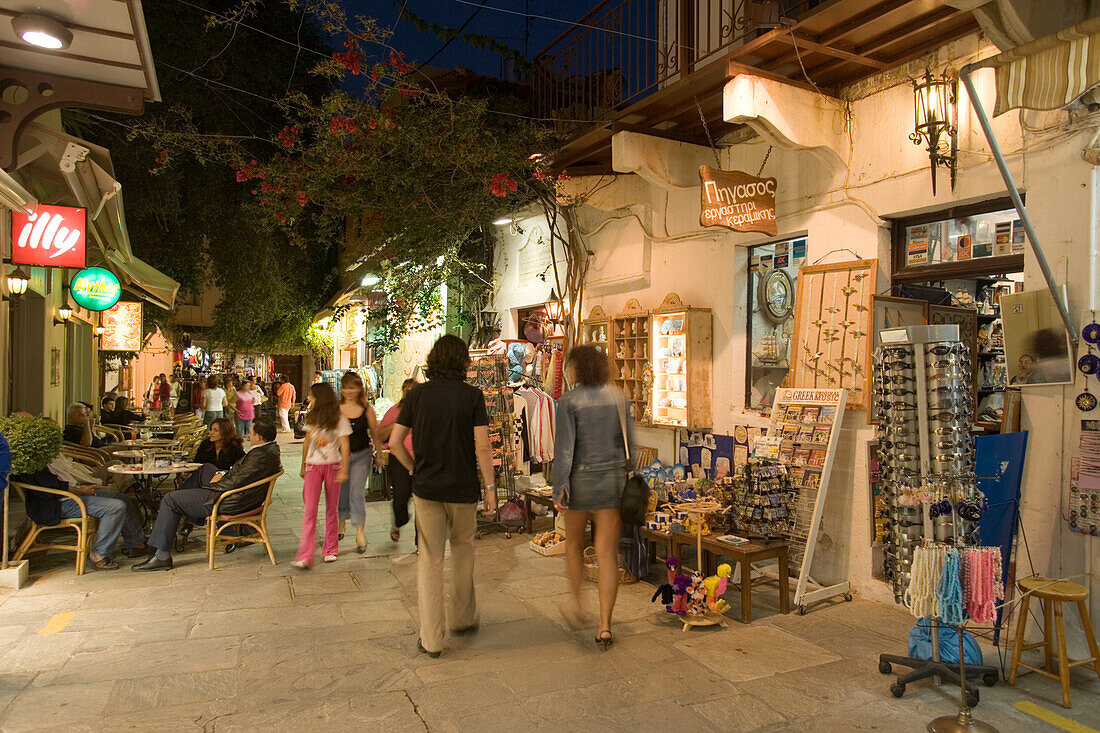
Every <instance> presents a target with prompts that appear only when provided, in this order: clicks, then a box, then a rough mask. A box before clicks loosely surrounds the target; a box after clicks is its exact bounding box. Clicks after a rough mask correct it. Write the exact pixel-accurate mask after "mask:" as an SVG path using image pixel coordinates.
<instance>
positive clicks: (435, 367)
mask: <svg viewBox="0 0 1100 733" xmlns="http://www.w3.org/2000/svg"><path fill="white" fill-rule="evenodd" d="M468 366H470V350H469V349H468V348H467V347H466V342H465V341H463V340H462V339H460V338H459V337H458V336H454V335H452V334H447V335H446V336H440V337H439V340H438V341H436V342H435V345H434V346H432V350H431V351H429V352H428V358H427V368H426V369H425V372H426V373H427V375H428V379H457V380H459V381H462V380H465V379H466V367H468Z"/></svg>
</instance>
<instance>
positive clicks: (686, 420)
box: [650, 293, 714, 429]
mask: <svg viewBox="0 0 1100 733" xmlns="http://www.w3.org/2000/svg"><path fill="white" fill-rule="evenodd" d="M651 321H652V322H651V324H650V331H651V346H650V349H651V350H650V354H651V358H652V362H653V387H652V390H651V393H652V394H651V398H650V399H651V403H650V412H651V414H652V422H653V424H654V425H661V426H667V427H678V428H691V429H703V428H710V427H713V422H712V420H711V411H710V403H711V384H710V380H711V352H712V346H711V335H712V331H713V328H714V326H713V317H712V315H711V311H710V309H709V308H689V307H687V306H685V305H684V304H683V303H682V302H681V301H680V296H678V295H677V294H676V293H670V294H669V295H668V296H667V297H665V299H664V302H662V303H661V306H660V307H659V308H658V309H657V310H655V311H653V315H652V316H651Z"/></svg>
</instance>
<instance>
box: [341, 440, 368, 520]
mask: <svg viewBox="0 0 1100 733" xmlns="http://www.w3.org/2000/svg"><path fill="white" fill-rule="evenodd" d="M373 464H374V451H372V450H371V449H370V448H365V449H363V450H361V451H356V452H355V453H352V454H351V456H350V457H349V458H348V480H347V481H345V482H343V483H342V484H340V504H339V507H338V508H339V512H340V519H349V518H350V519H351V523H352V525H354V526H356V527H362V526H363V525H365V524H366V523H367V497H366V495H365V491H366V488H367V479H368V478H370V471H371V466H372V465H373Z"/></svg>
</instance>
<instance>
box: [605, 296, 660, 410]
mask: <svg viewBox="0 0 1100 733" xmlns="http://www.w3.org/2000/svg"><path fill="white" fill-rule="evenodd" d="M610 335H611V343H610V344H609V346H610V357H611V382H612V384H614V385H616V386H617V387H619V388H620V389H621V390H622V391H623V392H624V393H625V394H626V398H627V405H628V406H629V411H630V416H631V417H633V418H634V420H635V421H636V422H639V423H648V422H649V421H650V419H649V413H648V410H647V409H646V408H647V407H648V401H649V400H648V397H649V393H648V385H647V379H648V376H649V373H650V370H651V365H650V360H649V353H650V352H649V311H646V310H642V306H641V304H640V303H638V301H637V300H636V299H634V298H631V299H630V300H628V301H627V302H626V310H625V311H624V312H622V313H620V314H619V315H617V316H615V317H614V318H612V319H611V334H610Z"/></svg>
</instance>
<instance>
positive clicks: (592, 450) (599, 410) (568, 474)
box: [553, 344, 633, 649]
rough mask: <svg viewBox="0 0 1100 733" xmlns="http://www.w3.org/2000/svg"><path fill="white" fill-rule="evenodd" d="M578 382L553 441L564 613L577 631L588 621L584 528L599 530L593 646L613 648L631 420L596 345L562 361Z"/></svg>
mask: <svg viewBox="0 0 1100 733" xmlns="http://www.w3.org/2000/svg"><path fill="white" fill-rule="evenodd" d="M565 368H566V372H567V375H568V377H569V383H570V384H574V385H576V386H575V387H574V388H573V389H572V390H570V391H569V392H566V393H565V394H564V395H562V398H561V401H559V402H558V412H557V428H556V434H555V438H554V471H553V483H554V504H555V506H557V508H558V510H559V511H561V512H563V513H564V516H565V542H566V545H565V547H566V549H565V557H566V563H567V566H568V568H569V581H570V583H571V585H572V587H573V600H572V603H571V607H567V608H565V609H563V614H564V616H565V620H566V622H567V623H569V624H570V625H571V626H573V627H574V628H576V627H579V626H581V625H583V624H585V623H586V622H587V621H588V620H589V619H590V618H591V616H590V615H589V614H588V613H587V612H586V611H585V610H584V608H583V606H582V605H581V597H580V592H581V577H582V575H583V571H584V568H583V562H584V558H583V554H584V538H585V525H586V523H587V522H588V520H589V519H591V520H592V521H593V523H594V524H595V526H596V561H597V562H598V563H599V586H600V630H599V633H598V634H597V636H596V643H597V644H599V645H600V646H602V647H603V648H604V649H607V647H609V646H611V641H612V635H611V612H612V610H613V609H614V608H615V596H616V595H617V594H618V591H619V534H620V532H621V531H622V519H621V518H620V516H619V505H620V504H621V503H622V495H623V487H624V486H625V485H626V469H627V465H628V452H629V451H628V448H627V445H625V444H624V422H625V432H626V443H627V444H629V443H631V442H633V441H632V440H630V438H631V435H632V434H631V429H632V427H633V422H632V421H631V420H630V418H629V417H627V415H626V400H625V398H624V397H623V395H622V394H621V393H620V392H619V391H618V390H617V389H615V388H614V387H613V386H611V385H610V384H609V383H608V363H607V356H606V355H605V354H602V353H601V352H600V351H599V350H598V349H596V348H595V347H594V346H591V345H588V344H586V345H583V346H578V347H576V348H575V349H573V350H571V351H570V352H569V356H568V357H567V358H566V361H565Z"/></svg>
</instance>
